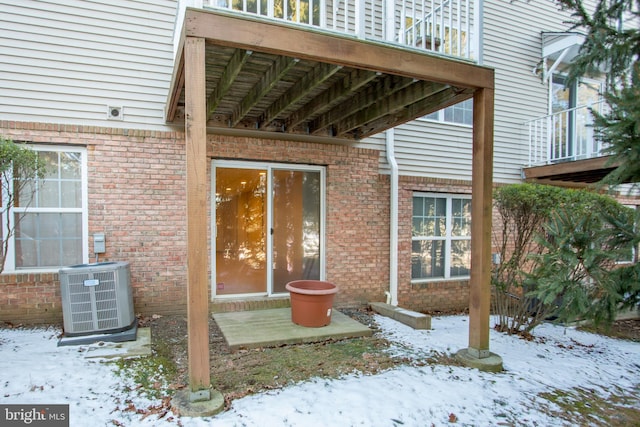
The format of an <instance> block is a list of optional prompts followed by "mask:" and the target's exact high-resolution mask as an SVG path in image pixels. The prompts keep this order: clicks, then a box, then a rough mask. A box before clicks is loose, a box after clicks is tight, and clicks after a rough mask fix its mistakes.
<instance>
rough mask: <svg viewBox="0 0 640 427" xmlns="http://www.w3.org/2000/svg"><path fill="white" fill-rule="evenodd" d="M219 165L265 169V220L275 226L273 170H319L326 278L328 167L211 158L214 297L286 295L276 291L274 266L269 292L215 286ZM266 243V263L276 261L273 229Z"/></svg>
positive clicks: (269, 273)
mask: <svg viewBox="0 0 640 427" xmlns="http://www.w3.org/2000/svg"><path fill="white" fill-rule="evenodd" d="M216 168H237V169H264V170H265V171H266V173H267V205H268V209H267V212H266V217H265V219H266V221H267V227H268V229H273V191H272V190H273V186H272V177H273V171H274V170H294V171H309V172H318V173H320V236H319V238H320V260H319V262H320V280H325V278H326V271H325V270H326V246H327V240H326V199H327V184H326V173H327V170H326V167H325V166H318V165H305V164H296V163H275V162H273V163H272V162H254V161H250V160H223V159H212V160H211V191H212V193H213V196H212V197H211V218H210V221H211V223H210V224H211V230H212V232H211V241H210V242H211V243H210V247H211V253H210V257H211V301H215V300H218V299H220V300H222V299H234V298H238V297H242V298H246V297H254V296H268V297H279V296H283V295H287V294H286V293H276V292H273V275H272V269H270V268H267V284H266V285H267V286H266V289H267V291H266V292H260V293H256V294H229V295H217V286H216V282H217V279H216V275H217V266H216V238H217V233H218V229H217V225H216V215H217V212H216V198H215V190H216ZM266 234H267V235H266V238H267V239H266V246H267V254H266V255H267V257H266V265H267V266H272V265H273V236H272V234H271V233H269V232H267V233H266Z"/></svg>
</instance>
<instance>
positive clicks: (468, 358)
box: [456, 348, 504, 373]
mask: <svg viewBox="0 0 640 427" xmlns="http://www.w3.org/2000/svg"><path fill="white" fill-rule="evenodd" d="M456 360H458V361H459V362H460V363H462V364H463V365H465V366H468V367H469V368H476V369H478V370H480V371H484V372H493V373H497V372H502V371H503V370H504V368H503V366H502V358H501V357H500V356H498V355H497V354H495V353H489V356H488V357H482V358H478V357H475V356H473V355H472V354H471V353H470V352H469V349H468V348H463V349H462V350H459V351H458V352H457V353H456Z"/></svg>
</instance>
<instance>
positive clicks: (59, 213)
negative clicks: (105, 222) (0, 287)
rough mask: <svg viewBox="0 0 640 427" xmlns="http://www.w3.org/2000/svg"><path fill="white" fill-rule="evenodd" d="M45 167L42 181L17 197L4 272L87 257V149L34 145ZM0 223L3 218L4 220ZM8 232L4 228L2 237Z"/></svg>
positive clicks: (47, 266)
mask: <svg viewBox="0 0 640 427" xmlns="http://www.w3.org/2000/svg"><path fill="white" fill-rule="evenodd" d="M31 148H32V149H33V150H34V151H36V152H37V153H38V161H39V162H41V163H42V164H44V165H45V168H46V174H45V176H44V178H43V179H40V180H33V181H32V182H31V183H30V184H29V185H27V186H25V187H24V189H23V191H22V194H16V195H15V200H16V202H15V206H14V207H13V209H12V210H10V211H9V212H8V213H7V214H6V215H11V219H12V223H13V224H15V232H14V234H13V237H12V238H11V241H10V242H9V250H8V253H7V255H8V256H7V260H6V264H7V265H5V271H12V270H14V271H20V270H35V269H38V270H40V269H57V268H58V267H61V266H67V265H74V264H80V263H83V262H85V260H86V259H87V255H86V252H87V249H86V246H87V245H86V243H85V242H86V241H87V231H86V230H87V225H86V224H87V200H86V199H87V178H86V177H87V172H86V150H85V149H84V148H77V147H60V148H53V147H50V146H32V147H31ZM2 219H3V221H2V223H3V227H5V226H6V218H2ZM5 234H6V230H4V233H3V235H5Z"/></svg>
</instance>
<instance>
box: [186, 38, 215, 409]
mask: <svg viewBox="0 0 640 427" xmlns="http://www.w3.org/2000/svg"><path fill="white" fill-rule="evenodd" d="M184 58H185V139H186V141H185V143H186V147H185V148H186V165H187V304H188V305H187V322H188V357H189V387H190V389H191V400H192V401H198V400H208V399H210V396H211V394H210V393H211V392H210V386H211V378H210V375H211V374H210V366H209V294H208V278H207V270H208V269H207V263H208V258H207V128H206V107H207V106H206V87H205V43H204V39H203V38H194V37H187V39H186V41H185V45H184Z"/></svg>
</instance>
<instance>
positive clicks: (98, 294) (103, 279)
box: [59, 261, 136, 339]
mask: <svg viewBox="0 0 640 427" xmlns="http://www.w3.org/2000/svg"><path fill="white" fill-rule="evenodd" d="M59 276H60V293H61V295H62V314H63V319H64V335H65V336H67V337H77V336H83V335H91V334H97V333H99V334H109V333H117V332H123V331H126V330H128V329H131V328H133V327H134V326H135V325H136V317H135V314H134V310H133V294H132V290H131V273H130V270H129V263H128V262H122V261H118V262H99V263H95V264H80V265H73V266H71V267H64V268H61V269H60V272H59ZM134 339H135V338H134Z"/></svg>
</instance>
